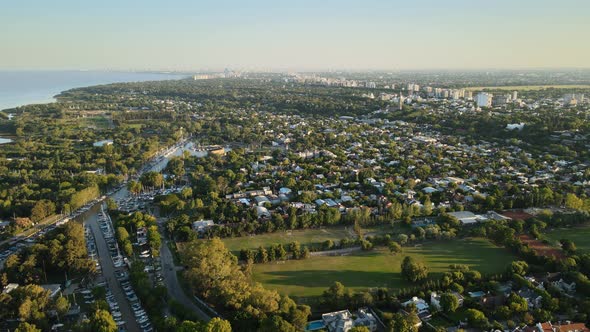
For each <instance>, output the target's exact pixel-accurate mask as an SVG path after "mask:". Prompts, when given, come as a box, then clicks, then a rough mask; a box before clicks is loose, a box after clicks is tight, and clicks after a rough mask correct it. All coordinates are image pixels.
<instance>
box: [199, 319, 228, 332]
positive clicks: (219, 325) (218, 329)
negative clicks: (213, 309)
mask: <svg viewBox="0 0 590 332" xmlns="http://www.w3.org/2000/svg"><path fill="white" fill-rule="evenodd" d="M205 332H231V325H230V324H229V322H228V321H226V320H223V319H221V318H219V317H215V318H213V319H211V320H210V321H209V322H208V323H207V325H205Z"/></svg>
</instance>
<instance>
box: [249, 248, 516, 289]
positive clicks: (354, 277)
mask: <svg viewBox="0 0 590 332" xmlns="http://www.w3.org/2000/svg"><path fill="white" fill-rule="evenodd" d="M406 255H409V256H412V257H414V259H416V260H418V261H421V262H424V263H425V264H426V265H427V267H428V269H429V273H430V276H434V277H436V276H440V273H442V272H446V271H448V270H449V265H450V264H465V265H469V266H470V267H471V268H472V269H473V270H477V271H480V272H482V273H497V272H498V273H499V272H503V271H504V269H505V268H506V265H507V264H508V263H509V262H510V261H512V260H514V259H515V257H514V256H513V255H512V254H511V253H509V252H508V251H507V250H506V249H503V248H499V247H496V246H495V245H493V244H492V243H490V242H489V241H488V240H486V239H481V238H476V239H464V240H453V241H444V242H443V241H437V242H429V243H424V244H423V245H421V246H417V247H404V252H403V253H402V254H398V255H396V256H393V255H391V254H390V253H389V251H388V250H386V249H380V250H376V251H370V252H356V253H353V254H349V255H348V256H323V257H312V258H309V259H306V260H300V261H287V262H284V263H281V262H274V263H268V264H256V265H255V266H254V269H253V277H254V280H256V281H258V282H261V283H262V284H264V286H265V287H267V288H271V289H276V290H277V291H279V292H280V293H282V294H288V295H289V296H294V297H313V296H318V295H321V294H322V292H323V291H324V290H326V289H327V288H328V287H329V286H330V285H331V284H332V283H333V282H334V281H340V282H342V283H343V284H344V286H346V287H350V288H352V289H354V290H366V289H369V288H373V287H388V288H392V289H399V288H403V287H411V286H412V284H410V283H408V282H407V281H405V280H403V279H402V278H401V275H400V270H401V266H400V265H401V261H402V260H403V258H404V257H405V256H406Z"/></svg>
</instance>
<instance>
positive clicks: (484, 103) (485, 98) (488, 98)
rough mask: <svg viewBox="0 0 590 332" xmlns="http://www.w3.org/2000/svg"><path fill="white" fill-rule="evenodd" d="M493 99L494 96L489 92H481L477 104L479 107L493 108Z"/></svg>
mask: <svg viewBox="0 0 590 332" xmlns="http://www.w3.org/2000/svg"><path fill="white" fill-rule="evenodd" d="M492 98H494V95H493V94H491V93H487V92H480V93H478V94H477V97H476V103H477V106H479V107H492Z"/></svg>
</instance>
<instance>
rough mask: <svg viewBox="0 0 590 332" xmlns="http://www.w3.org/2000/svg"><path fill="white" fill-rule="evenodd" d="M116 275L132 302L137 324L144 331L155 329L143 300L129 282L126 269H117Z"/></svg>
mask: <svg viewBox="0 0 590 332" xmlns="http://www.w3.org/2000/svg"><path fill="white" fill-rule="evenodd" d="M115 277H116V278H117V280H118V281H119V283H120V285H121V288H122V289H123V292H125V296H126V297H127V299H128V300H129V303H130V304H131V310H132V311H133V315H134V316H135V320H136V321H137V325H139V328H141V329H142V330H143V331H144V332H151V331H153V327H152V324H151V322H150V319H149V317H148V315H147V313H146V312H145V310H144V309H143V307H142V306H141V302H140V301H139V299H138V298H137V295H136V294H135V291H134V290H133V287H132V286H131V283H130V282H129V275H128V273H127V271H125V270H117V271H116V272H115Z"/></svg>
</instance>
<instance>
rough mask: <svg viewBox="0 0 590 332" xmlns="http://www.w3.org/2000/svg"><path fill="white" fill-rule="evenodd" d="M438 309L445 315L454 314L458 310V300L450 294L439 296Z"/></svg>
mask: <svg viewBox="0 0 590 332" xmlns="http://www.w3.org/2000/svg"><path fill="white" fill-rule="evenodd" d="M440 307H441V309H442V311H443V312H445V313H447V314H449V313H452V312H455V310H457V308H459V299H457V297H456V296H455V295H454V294H452V293H444V294H442V295H441V296H440Z"/></svg>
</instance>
